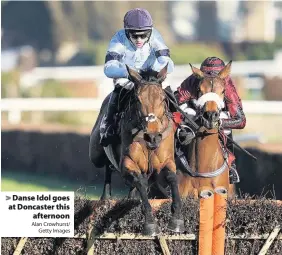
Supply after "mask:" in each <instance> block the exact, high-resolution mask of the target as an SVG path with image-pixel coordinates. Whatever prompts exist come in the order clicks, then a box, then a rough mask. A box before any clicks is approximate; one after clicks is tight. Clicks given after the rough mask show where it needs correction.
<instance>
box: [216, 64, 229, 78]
mask: <svg viewBox="0 0 282 255" xmlns="http://www.w3.org/2000/svg"><path fill="white" fill-rule="evenodd" d="M231 65H232V60H230V62H229V63H228V64H227V65H226V66H225V67H224V68H223V69H222V70H221V71H220V72H219V74H218V76H219V78H221V79H225V78H227V77H228V76H229V75H230V73H231Z"/></svg>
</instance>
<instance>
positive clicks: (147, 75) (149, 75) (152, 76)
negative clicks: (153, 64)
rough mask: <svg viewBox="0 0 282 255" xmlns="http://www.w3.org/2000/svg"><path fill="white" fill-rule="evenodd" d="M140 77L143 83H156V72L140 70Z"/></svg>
mask: <svg viewBox="0 0 282 255" xmlns="http://www.w3.org/2000/svg"><path fill="white" fill-rule="evenodd" d="M140 75H141V76H142V78H143V80H144V81H147V82H158V78H157V76H158V72H157V71H154V70H152V69H148V70H145V71H144V70H141V71H140Z"/></svg>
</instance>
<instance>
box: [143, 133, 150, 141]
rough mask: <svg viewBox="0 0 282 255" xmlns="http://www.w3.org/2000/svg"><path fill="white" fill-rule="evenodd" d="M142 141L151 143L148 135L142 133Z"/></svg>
mask: <svg viewBox="0 0 282 255" xmlns="http://www.w3.org/2000/svg"><path fill="white" fill-rule="evenodd" d="M144 140H145V141H146V142H150V141H151V138H150V135H149V134H147V133H144Z"/></svg>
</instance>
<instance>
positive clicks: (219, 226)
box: [212, 187, 227, 255]
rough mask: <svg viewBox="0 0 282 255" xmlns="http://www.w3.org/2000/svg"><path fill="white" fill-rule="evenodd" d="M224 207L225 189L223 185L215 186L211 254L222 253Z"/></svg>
mask: <svg viewBox="0 0 282 255" xmlns="http://www.w3.org/2000/svg"><path fill="white" fill-rule="evenodd" d="M226 209H227V190H226V188H224V187H217V188H216V189H215V190H214V216H213V235H212V254H213V255H224V247H225V220H226Z"/></svg>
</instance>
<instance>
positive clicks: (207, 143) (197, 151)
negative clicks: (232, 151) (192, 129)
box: [190, 130, 224, 172]
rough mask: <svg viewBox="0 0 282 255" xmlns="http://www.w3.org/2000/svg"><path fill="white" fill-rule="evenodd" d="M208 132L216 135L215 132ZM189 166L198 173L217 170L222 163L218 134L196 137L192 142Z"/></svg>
mask: <svg viewBox="0 0 282 255" xmlns="http://www.w3.org/2000/svg"><path fill="white" fill-rule="evenodd" d="M209 132H211V133H212V132H213V133H217V130H210V131H209ZM190 155H191V157H190V165H191V167H192V169H193V170H195V171H199V172H211V171H214V170H216V169H218V168H219V167H220V166H221V165H222V164H223V162H224V157H223V153H222V148H221V145H220V141H219V137H218V134H212V135H208V136H205V137H204V138H201V137H197V138H196V139H195V140H194V141H193V146H192V153H191V154H190Z"/></svg>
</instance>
